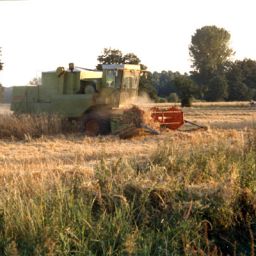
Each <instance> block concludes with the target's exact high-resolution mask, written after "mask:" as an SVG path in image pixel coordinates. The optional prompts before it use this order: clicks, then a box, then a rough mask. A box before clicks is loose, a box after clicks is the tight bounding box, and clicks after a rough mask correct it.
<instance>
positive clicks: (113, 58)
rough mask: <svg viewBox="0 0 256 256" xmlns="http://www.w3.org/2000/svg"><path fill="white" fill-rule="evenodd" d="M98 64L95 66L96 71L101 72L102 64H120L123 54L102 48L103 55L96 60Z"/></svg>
mask: <svg viewBox="0 0 256 256" xmlns="http://www.w3.org/2000/svg"><path fill="white" fill-rule="evenodd" d="M97 60H98V62H99V64H98V65H97V67H96V68H97V69H98V70H102V64H122V63H123V53H122V52H121V51H120V50H118V49H111V48H104V50H103V54H102V55H99V56H98V58H97Z"/></svg>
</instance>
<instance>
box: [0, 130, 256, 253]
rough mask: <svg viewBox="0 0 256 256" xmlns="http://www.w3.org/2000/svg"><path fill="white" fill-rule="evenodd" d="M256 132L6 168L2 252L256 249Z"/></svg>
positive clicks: (0, 204) (0, 216)
mask: <svg viewBox="0 0 256 256" xmlns="http://www.w3.org/2000/svg"><path fill="white" fill-rule="evenodd" d="M255 138H256V133H255V132H251V133H249V134H248V135H247V137H246V140H245V142H244V144H241V145H240V146H239V147H237V144H236V143H234V141H231V140H230V138H227V140H223V139H222V140H219V141H218V143H217V144H216V143H214V144H212V145H211V144H210V143H209V144H201V145H199V144H195V145H191V146H190V147H186V148H181V147H178V146H177V145H176V144H174V143H173V144H170V145H165V144H159V147H158V149H157V150H156V151H155V152H154V153H153V154H152V155H151V156H149V157H143V158H138V157H134V158H133V159H128V160H124V159H123V158H120V159H119V160H117V161H114V162H110V163H109V162H108V161H106V160H105V159H104V156H103V158H102V160H101V162H100V163H99V164H98V166H97V168H96V171H95V173H94V174H93V176H90V177H88V175H87V174H86V173H85V172H82V171H80V170H79V168H77V169H76V168H75V166H74V168H73V169H72V171H67V172H63V171H61V169H60V168H57V167H56V169H55V170H53V171H52V172H51V173H47V175H46V174H45V173H44V171H43V168H44V164H43V163H42V170H40V172H21V173H19V172H17V170H16V172H12V170H10V171H5V172H0V175H1V179H0V185H1V186H0V193H1V197H0V255H254V250H255V236H256V196H255V192H256V191H255V188H256V171H255V168H256V167H255V166H256V139H255Z"/></svg>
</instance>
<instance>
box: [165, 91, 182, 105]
mask: <svg viewBox="0 0 256 256" xmlns="http://www.w3.org/2000/svg"><path fill="white" fill-rule="evenodd" d="M167 100H168V102H175V103H176V102H179V101H180V98H179V96H178V95H177V93H175V92H173V93H170V95H169V97H168V98H167Z"/></svg>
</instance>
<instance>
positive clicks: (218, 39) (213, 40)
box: [189, 26, 234, 100]
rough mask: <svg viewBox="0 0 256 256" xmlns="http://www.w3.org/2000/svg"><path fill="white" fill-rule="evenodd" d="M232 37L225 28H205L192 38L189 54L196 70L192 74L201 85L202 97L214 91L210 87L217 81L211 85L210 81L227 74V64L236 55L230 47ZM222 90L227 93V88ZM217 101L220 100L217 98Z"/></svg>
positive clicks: (198, 30) (197, 31)
mask: <svg viewBox="0 0 256 256" xmlns="http://www.w3.org/2000/svg"><path fill="white" fill-rule="evenodd" d="M230 37H231V35H230V33H229V32H228V31H226V30H225V29H224V28H218V27H216V26H204V27H202V28H200V29H197V30H196V32H195V34H194V35H193V36H192V38H191V44H190V46H189V54H190V56H191V59H192V62H193V65H192V67H193V68H194V70H193V71H192V72H191V73H192V76H193V78H194V79H195V80H196V82H197V83H198V84H199V85H200V89H201V96H202V97H205V96H206V91H214V88H209V87H211V86H215V85H216V83H215V82H216V80H215V82H214V81H213V82H212V83H209V81H211V80H212V79H213V78H214V77H215V78H216V76H217V77H219V76H223V75H224V74H225V70H226V63H228V60H229V58H230V57H231V56H232V55H233V54H234V52H233V50H232V49H231V48H230V47H229V41H230ZM221 80H222V79H221ZM222 81H223V80H222ZM222 85H224V83H222ZM219 89H220V88H219ZM221 90H223V91H225V88H222V89H221ZM221 90H220V91H221ZM223 97H224V95H223ZM216 100H218V99H217V98H216Z"/></svg>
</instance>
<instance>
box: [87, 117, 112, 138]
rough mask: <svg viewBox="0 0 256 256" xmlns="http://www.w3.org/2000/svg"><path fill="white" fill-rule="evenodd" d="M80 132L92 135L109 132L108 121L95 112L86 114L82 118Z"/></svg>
mask: <svg viewBox="0 0 256 256" xmlns="http://www.w3.org/2000/svg"><path fill="white" fill-rule="evenodd" d="M82 132H84V133H85V135H87V136H92V137H95V136H98V135H106V134H109V133H110V121H109V120H108V119H107V118H102V117H100V116H98V115H97V114H93V113H92V114H88V115H86V116H85V117H84V118H83V120H82Z"/></svg>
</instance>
